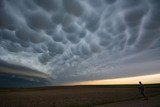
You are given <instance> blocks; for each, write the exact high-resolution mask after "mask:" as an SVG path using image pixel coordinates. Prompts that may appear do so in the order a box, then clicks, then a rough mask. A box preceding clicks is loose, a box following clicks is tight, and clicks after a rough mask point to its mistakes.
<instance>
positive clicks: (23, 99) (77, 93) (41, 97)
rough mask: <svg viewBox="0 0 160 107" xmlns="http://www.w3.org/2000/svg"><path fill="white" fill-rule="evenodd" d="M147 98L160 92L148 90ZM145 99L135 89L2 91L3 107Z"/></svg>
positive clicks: (80, 106) (71, 106) (78, 106)
mask: <svg viewBox="0 0 160 107" xmlns="http://www.w3.org/2000/svg"><path fill="white" fill-rule="evenodd" d="M146 91H147V95H150V94H157V93H160V88H146ZM139 97H142V96H141V95H140V94H139V93H138V90H137V88H136V87H130V88H127V87H123V88H122V87H121V88H119V87H105V86H103V87H102V86H74V87H48V88H32V89H13V90H9V89H3V90H0V107H92V106H94V105H99V104H106V103H113V102H117V101H123V100H130V99H135V98H139Z"/></svg>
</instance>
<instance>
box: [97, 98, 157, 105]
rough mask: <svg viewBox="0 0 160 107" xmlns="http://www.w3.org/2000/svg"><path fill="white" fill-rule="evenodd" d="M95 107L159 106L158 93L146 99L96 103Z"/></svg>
mask: <svg viewBox="0 0 160 107" xmlns="http://www.w3.org/2000/svg"><path fill="white" fill-rule="evenodd" d="M95 107H160V95H158V96H152V97H149V99H148V100H144V99H142V98H141V99H136V100H130V101H122V102H117V103H111V104H104V105H97V106H95Z"/></svg>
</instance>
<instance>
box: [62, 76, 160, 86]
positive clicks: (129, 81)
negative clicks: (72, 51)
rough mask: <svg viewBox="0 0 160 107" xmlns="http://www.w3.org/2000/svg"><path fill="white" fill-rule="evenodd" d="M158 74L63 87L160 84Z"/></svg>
mask: <svg viewBox="0 0 160 107" xmlns="http://www.w3.org/2000/svg"><path fill="white" fill-rule="evenodd" d="M159 78H160V74H152V75H143V76H135V77H125V78H116V79H106V80H93V81H83V82H74V83H70V84H65V85H118V84H138V83H139V81H141V82H142V83H143V84H153V83H160V79H159Z"/></svg>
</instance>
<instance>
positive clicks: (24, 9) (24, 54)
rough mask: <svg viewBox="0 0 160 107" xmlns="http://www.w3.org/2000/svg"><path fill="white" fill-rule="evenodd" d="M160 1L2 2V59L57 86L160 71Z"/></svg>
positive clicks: (0, 55)
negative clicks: (51, 80)
mask: <svg viewBox="0 0 160 107" xmlns="http://www.w3.org/2000/svg"><path fill="white" fill-rule="evenodd" d="M159 8H160V1H159V0H47V1H46V0H18V1H17V0H0V59H1V60H4V61H6V62H9V63H14V64H16V65H21V66H25V67H28V68H31V69H35V70H38V71H41V72H43V73H46V74H48V75H50V76H51V77H52V78H54V79H55V80H54V82H55V85H59V84H63V83H67V82H76V81H84V80H96V79H108V78H117V77H127V76H137V75H146V74H155V73H160V71H159V70H160V10H159Z"/></svg>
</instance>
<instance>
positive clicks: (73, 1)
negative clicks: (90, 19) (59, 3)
mask: <svg viewBox="0 0 160 107" xmlns="http://www.w3.org/2000/svg"><path fill="white" fill-rule="evenodd" d="M63 5H64V8H65V10H66V11H67V12H68V13H70V14H73V15H75V16H80V15H82V14H83V7H82V6H81V4H80V3H79V1H78V0H70V1H66V0H63Z"/></svg>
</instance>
